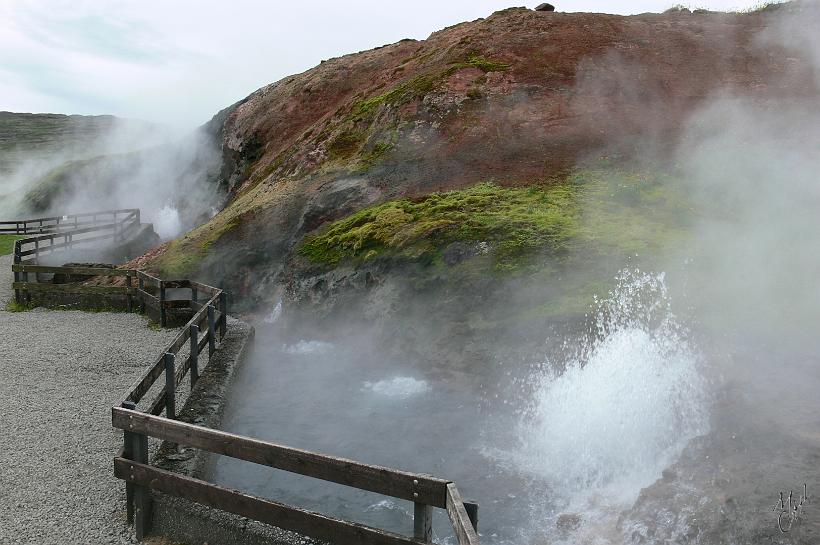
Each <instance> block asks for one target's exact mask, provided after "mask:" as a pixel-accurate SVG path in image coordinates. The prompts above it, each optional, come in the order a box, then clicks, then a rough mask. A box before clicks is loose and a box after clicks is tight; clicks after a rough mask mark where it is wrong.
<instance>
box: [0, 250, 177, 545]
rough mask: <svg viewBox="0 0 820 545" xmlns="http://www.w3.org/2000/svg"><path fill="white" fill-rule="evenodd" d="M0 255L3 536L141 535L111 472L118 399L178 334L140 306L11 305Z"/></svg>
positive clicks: (8, 540)
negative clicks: (110, 309)
mask: <svg viewBox="0 0 820 545" xmlns="http://www.w3.org/2000/svg"><path fill="white" fill-rule="evenodd" d="M10 284H11V259H10V257H9V256H3V257H0V544H2V545H11V544H18V543H19V544H22V543H31V544H37V545H51V544H54V545H57V544H59V545H64V544H68V543H71V544H74V543H78V544H84V543H88V544H94V545H97V544H126V543H136V541H135V540H134V539H133V532H132V530H131V529H130V528H129V527H128V526H126V524H125V491H124V486H123V484H122V482H121V481H118V480H117V479H115V478H114V477H113V462H112V460H113V457H114V456H115V455H116V453H117V451H118V450H119V448H120V446H121V444H122V435H121V432H119V431H118V430H114V429H113V428H112V427H111V406H112V405H114V404H115V403H117V402H118V400H119V399H120V397H121V396H122V395H123V394H124V393H125V392H126V391H127V389H128V387H129V386H130V385H131V384H132V383H133V382H134V381H135V380H136V379H137V377H138V376H139V374H140V372H141V371H142V370H143V369H145V367H146V366H147V365H148V364H149V363H150V360H152V359H153V358H155V357H156V355H157V354H158V353H159V352H160V351H161V350H162V347H163V346H164V345H166V344H167V343H168V342H170V341H171V340H172V339H173V337H174V336H175V335H176V334H177V331H176V330H166V331H152V330H151V329H149V328H148V327H146V326H147V322H146V320H145V319H144V318H142V317H141V316H138V315H135V314H125V313H85V312H78V311H48V310H43V309H35V310H32V311H28V312H19V313H12V312H6V311H5V308H6V304H7V303H8V301H9V300H10V296H11V285H10Z"/></svg>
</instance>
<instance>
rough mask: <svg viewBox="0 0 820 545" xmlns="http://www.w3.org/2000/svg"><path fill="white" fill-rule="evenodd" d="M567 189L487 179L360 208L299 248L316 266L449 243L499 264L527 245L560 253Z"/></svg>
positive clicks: (569, 216)
mask: <svg viewBox="0 0 820 545" xmlns="http://www.w3.org/2000/svg"><path fill="white" fill-rule="evenodd" d="M576 216H577V210H576V204H575V202H574V199H573V195H572V191H571V190H570V189H569V188H567V187H563V186H560V187H552V188H546V189H536V190H533V189H530V188H523V189H522V188H502V187H500V186H498V185H495V184H493V183H484V184H479V185H477V186H475V187H472V188H469V189H466V190H462V191H450V192H446V193H434V194H431V195H428V196H426V197H424V198H423V199H420V200H418V201H412V200H409V199H401V200H397V201H390V202H387V203H384V204H382V205H379V206H375V207H372V208H368V209H365V210H362V211H360V212H358V213H356V214H353V215H352V216H350V217H348V218H346V219H343V220H341V221H339V222H336V223H334V224H332V225H330V226H329V227H328V228H327V229H326V230H325V231H324V232H322V233H320V234H318V235H316V236H313V237H311V238H309V239H308V240H307V242H306V243H305V244H304V245H303V246H302V248H301V253H302V255H304V256H306V257H308V258H309V259H310V260H311V261H313V262H315V263H322V264H326V265H335V264H337V263H339V262H340V261H342V260H346V259H349V260H358V261H369V260H373V259H377V258H381V257H384V256H392V257H400V258H404V259H412V260H417V259H425V260H435V259H436V258H437V257H438V256H439V254H440V252H441V250H442V249H443V248H444V247H445V246H447V245H448V244H450V243H451V242H455V241H462V242H485V243H487V244H489V245H492V246H493V247H494V248H495V255H496V258H497V261H498V266H499V267H502V268H503V267H507V266H511V265H512V263H513V262H514V261H515V260H516V258H517V257H518V256H520V255H523V254H527V253H529V252H531V251H532V250H535V249H537V248H539V249H548V250H550V251H552V252H560V251H562V250H563V249H564V248H565V245H566V242H567V241H568V239H569V237H571V236H572V233H574V231H575V229H576V228H577V226H576V225H575V221H576V220H575V218H576Z"/></svg>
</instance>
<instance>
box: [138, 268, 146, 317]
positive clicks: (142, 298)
mask: <svg viewBox="0 0 820 545" xmlns="http://www.w3.org/2000/svg"><path fill="white" fill-rule="evenodd" d="M137 286H138V287H139V290H140V292H142V291H144V290H145V280H143V278H142V277H141V276H140V277H138V278H137ZM139 296H140V312H142V313H143V314H145V296H144V295H143V294H142V293H140V294H139Z"/></svg>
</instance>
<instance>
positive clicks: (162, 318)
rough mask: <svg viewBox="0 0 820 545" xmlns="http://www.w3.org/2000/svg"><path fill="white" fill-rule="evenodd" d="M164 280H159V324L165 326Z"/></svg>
mask: <svg viewBox="0 0 820 545" xmlns="http://www.w3.org/2000/svg"><path fill="white" fill-rule="evenodd" d="M165 323H166V319H165V281H164V280H160V281H159V325H160V326H161V327H165Z"/></svg>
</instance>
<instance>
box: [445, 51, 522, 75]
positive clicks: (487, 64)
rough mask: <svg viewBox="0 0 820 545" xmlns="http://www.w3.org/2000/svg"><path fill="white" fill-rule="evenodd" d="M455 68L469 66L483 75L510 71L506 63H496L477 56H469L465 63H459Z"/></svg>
mask: <svg viewBox="0 0 820 545" xmlns="http://www.w3.org/2000/svg"><path fill="white" fill-rule="evenodd" d="M456 66H459V67H461V68H466V67H468V66H471V67H473V68H478V69H479V70H481V71H482V72H485V73H486V72H506V71H507V70H509V69H510V65H509V64H506V63H503V62H498V61H491V60H489V59H485V58H484V57H481V56H478V55H470V56H469V57H468V58H467V62H466V63H460V64H457V65H456Z"/></svg>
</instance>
